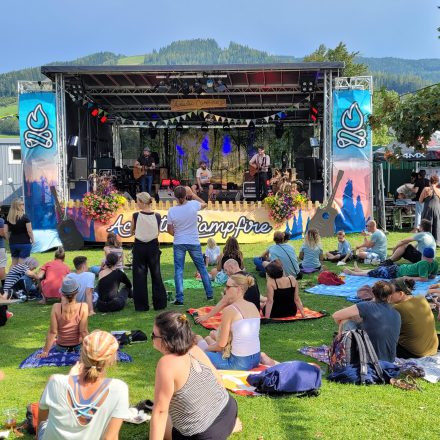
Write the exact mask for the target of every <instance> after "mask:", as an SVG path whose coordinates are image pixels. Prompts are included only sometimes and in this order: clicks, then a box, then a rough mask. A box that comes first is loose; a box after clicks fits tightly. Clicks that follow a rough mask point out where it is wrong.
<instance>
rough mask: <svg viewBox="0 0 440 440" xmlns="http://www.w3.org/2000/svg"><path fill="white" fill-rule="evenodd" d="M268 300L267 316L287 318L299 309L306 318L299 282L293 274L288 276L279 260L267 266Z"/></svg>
mask: <svg viewBox="0 0 440 440" xmlns="http://www.w3.org/2000/svg"><path fill="white" fill-rule="evenodd" d="M266 275H267V288H266V296H267V300H266V303H265V306H264V309H263V314H264V317H265V318H286V317H288V316H295V315H296V312H297V311H298V310H299V312H300V313H301V316H302V317H303V318H305V315H304V307H303V305H302V302H301V298H300V297H299V287H298V282H297V281H296V279H295V277H293V276H291V275H290V276H286V275H285V274H284V272H283V268H282V267H281V265H280V264H278V262H273V263H270V264H269V265H268V266H266Z"/></svg>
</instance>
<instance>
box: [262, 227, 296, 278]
mask: <svg viewBox="0 0 440 440" xmlns="http://www.w3.org/2000/svg"><path fill="white" fill-rule="evenodd" d="M290 237H291V235H290V234H289V233H287V232H281V231H276V232H275V233H274V234H273V241H274V242H275V244H273V245H272V246H270V247H269V248H268V249H267V250H266V251H264V253H263V254H262V255H261V256H260V257H255V258H254V264H255V267H256V269H257V272H258V273H259V274H260V275H261V276H262V277H264V276H265V274H266V267H267V265H268V264H270V263H271V262H272V261H279V262H280V264H281V266H282V267H283V270H284V273H285V274H286V275H292V276H293V277H295V278H298V276H299V274H300V268H299V264H298V258H297V256H296V253H295V249H293V247H292V246H290V244H288V243H287V241H289V240H290Z"/></svg>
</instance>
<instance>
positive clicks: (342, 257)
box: [329, 251, 347, 261]
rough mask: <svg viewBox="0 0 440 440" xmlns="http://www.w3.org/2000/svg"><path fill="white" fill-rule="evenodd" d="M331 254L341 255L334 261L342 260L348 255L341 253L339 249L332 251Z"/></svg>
mask: <svg viewBox="0 0 440 440" xmlns="http://www.w3.org/2000/svg"><path fill="white" fill-rule="evenodd" d="M329 254H331V255H333V256H335V255H339V257H338V258H337V259H336V260H333V261H341V260H343V259H344V258H345V257H346V256H347V255H346V254H340V253H339V252H338V251H330V252H329Z"/></svg>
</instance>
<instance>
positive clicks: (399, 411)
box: [0, 233, 440, 440]
mask: <svg viewBox="0 0 440 440" xmlns="http://www.w3.org/2000/svg"><path fill="white" fill-rule="evenodd" d="M407 235H408V234H407V233H406V234H404V233H392V234H390V235H389V238H388V248H389V249H390V248H391V247H392V246H394V244H395V243H396V242H397V241H398V240H400V239H401V238H403V237H405V236H407ZM349 241H350V242H351V243H352V244H354V243H359V242H360V241H361V237H360V236H357V235H356V236H349ZM293 243H294V246H295V248H296V250H297V252H298V249H299V246H300V242H299V241H295V242H293ZM335 247H336V238H335V237H332V238H329V239H325V240H324V249H325V250H331V249H334V248H335ZM264 248H265V246H264V245H246V246H243V247H242V249H243V252H244V254H245V256H246V257H247V258H246V268H247V269H249V270H253V265H252V257H253V256H255V255H258V254H260V253H261V252H262V251H263V250H264ZM80 254H84V255H87V256H88V258H89V264H98V263H99V261H100V259H101V257H102V251H101V250H95V249H90V250H86V251H81V252H69V253H68V257H67V260H66V262H67V264H69V265H70V266H72V259H73V257H74V256H76V255H80ZM35 256H36V257H37V258H38V260H39V261H40V262H41V263H43V262H46V261H48V260H50V259H51V258H52V252H50V253H45V254H39V255H35ZM326 266H327V267H328V268H330V269H335V266H334V265H332V264H326ZM161 268H162V275H163V278H164V279H170V278H172V277H173V265H172V248H171V247H169V246H163V253H162V264H161ZM337 271H338V272H339V268H338V270H337ZM194 272H195V269H194V266H193V264H192V263H190V264H188V265H187V266H186V270H185V277H192V276H194ZM258 281H259V284H260V287H262V289H261V291H262V292H264V291H265V289H264V287H263V286H264V279H262V278H259V279H258ZM315 281H316V275H308V276H306V277H305V279H304V280H302V281H301V286H302V289H301V298H302V301H303V303H304V305H305V306H307V307H309V308H312V309H315V310H323V309H324V310H326V311H328V312H329V313H332V312H334V311H335V310H338V309H340V308H342V307H346V306H348V305H349V304H350V303H348V302H346V301H345V300H344V299H338V298H333V297H325V296H318V295H311V294H307V293H304V291H303V289H304V287H305V286H306V285H311V284H314V282H315ZM215 298H216V299H219V298H220V289H219V288H217V289H216V290H215ZM202 305H204V293H203V291H202V290H194V291H186V292H185V306H187V307H189V306H195V307H199V306H202ZM10 310H11V311H12V312H14V317H13V318H12V319H11V320H10V322H9V323H8V324H7V325H6V326H5V327H2V328H0V344H1V348H2V350H1V352H0V368H1V369H2V370H3V371H4V372H5V374H6V378H5V380H4V381H3V382H0V422H3V419H4V410H5V409H6V408H12V407H15V408H18V409H19V410H20V416H19V419H20V420H21V419H23V418H24V415H25V408H26V405H27V404H28V403H30V402H34V401H38V399H39V398H40V395H41V392H42V390H43V388H44V386H45V383H46V381H47V379H48V377H49V376H50V375H51V374H53V373H66V372H67V371H68V368H60V369H55V368H40V369H27V370H18V369H17V367H18V365H19V363H20V362H21V361H22V360H23V359H24V358H25V357H26V356H28V355H29V354H30V353H32V352H33V351H34V350H36V349H37V348H39V347H41V346H42V345H43V344H44V339H45V335H46V331H47V328H48V324H49V312H50V306H40V305H38V304H36V303H33V302H32V303H25V304H17V305H14V306H11V307H10ZM154 316H155V312H154V311H150V312H148V313H136V312H134V309H133V304H132V303H131V302H130V303H129V304H128V305H127V307H126V308H125V310H123V311H122V312H118V313H115V314H97V315H95V316H93V317H92V318H91V319H90V321H89V329H90V330H93V329H96V328H100V329H104V330H108V331H110V330H125V329H127V330H132V329H142V330H143V331H144V332H145V333H147V334H148V335H149V334H150V333H151V329H152V326H153V319H154ZM194 330H195V331H196V332H198V333H200V334H203V335H205V334H207V331H204V329H203V328H202V327H200V326H194ZM334 331H335V325H334V322H333V320H332V318H331V317H326V318H323V319H319V320H312V321H308V322H301V321H299V322H294V323H288V324H278V325H265V326H263V327H262V328H261V345H262V350H263V351H265V352H267V353H268V354H269V355H270V356H272V357H273V358H275V359H277V360H279V361H287V360H294V359H298V360H306V361H310V360H311V359H310V358H305V357H303V356H302V355H300V354H299V353H298V351H297V350H298V349H299V348H300V347H302V346H305V345H321V344H324V343H327V344H328V343H330V342H331V339H332V334H333V332H334ZM126 351H127V353H129V354H130V355H131V356H133V359H134V361H133V363H131V364H119V365H117V366H115V367H113V368H112V369H111V371H110V377H117V378H119V379H122V380H124V381H125V382H126V383H127V384H128V385H129V388H130V401H131V402H132V403H136V402H138V401H139V400H141V399H145V398H152V397H153V390H154V370H155V366H156V362H157V360H158V358H159V353H158V352H155V351H154V350H153V348H152V345H151V341H148V342H146V343H143V344H138V345H133V346H130V347H127V348H126ZM324 369H325V366H324ZM419 385H420V387H421V388H422V390H423V391H422V392H409V391H403V390H400V389H396V388H393V387H391V386H388V385H387V386H371V387H368V388H367V387H362V386H354V385H339V384H334V383H330V382H327V381H326V380H325V379H324V380H323V385H322V390H321V395H320V396H319V397H316V398H308V399H297V398H295V397H281V398H268V397H257V398H251V397H238V396H235V397H236V399H237V401H238V407H239V416H240V418H241V420H242V421H243V431H242V432H241V433H239V434H236V435H234V436H233V437H232V438H234V439H237V440H239V439H253V440H257V439H259V440H262V439H264V440H268V439H273V440H278V439H279V440H281V439H297V438H302V439H315V438H316V439H343V438H349V439H434V438H436V437H437V436H438V435H440V424H439V422H438V421H437V419H436V414H437V411H438V403H439V401H440V399H439V390H440V388H439V386H440V385H435V384H430V383H428V382H426V381H423V380H419ZM147 431H148V425H145V424H143V425H140V426H134V425H129V424H124V426H123V428H122V431H121V435H120V438H121V439H127V440H128V439H130V440H140V439H145V438H147V434H146V433H147ZM10 438H11V437H10ZM25 438H30V437H25Z"/></svg>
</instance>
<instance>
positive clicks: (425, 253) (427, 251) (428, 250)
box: [423, 247, 435, 258]
mask: <svg viewBox="0 0 440 440" xmlns="http://www.w3.org/2000/svg"><path fill="white" fill-rule="evenodd" d="M423 256H424V257H425V258H434V256H435V252H434V249H432V248H428V247H427V248H425V249H423Z"/></svg>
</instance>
